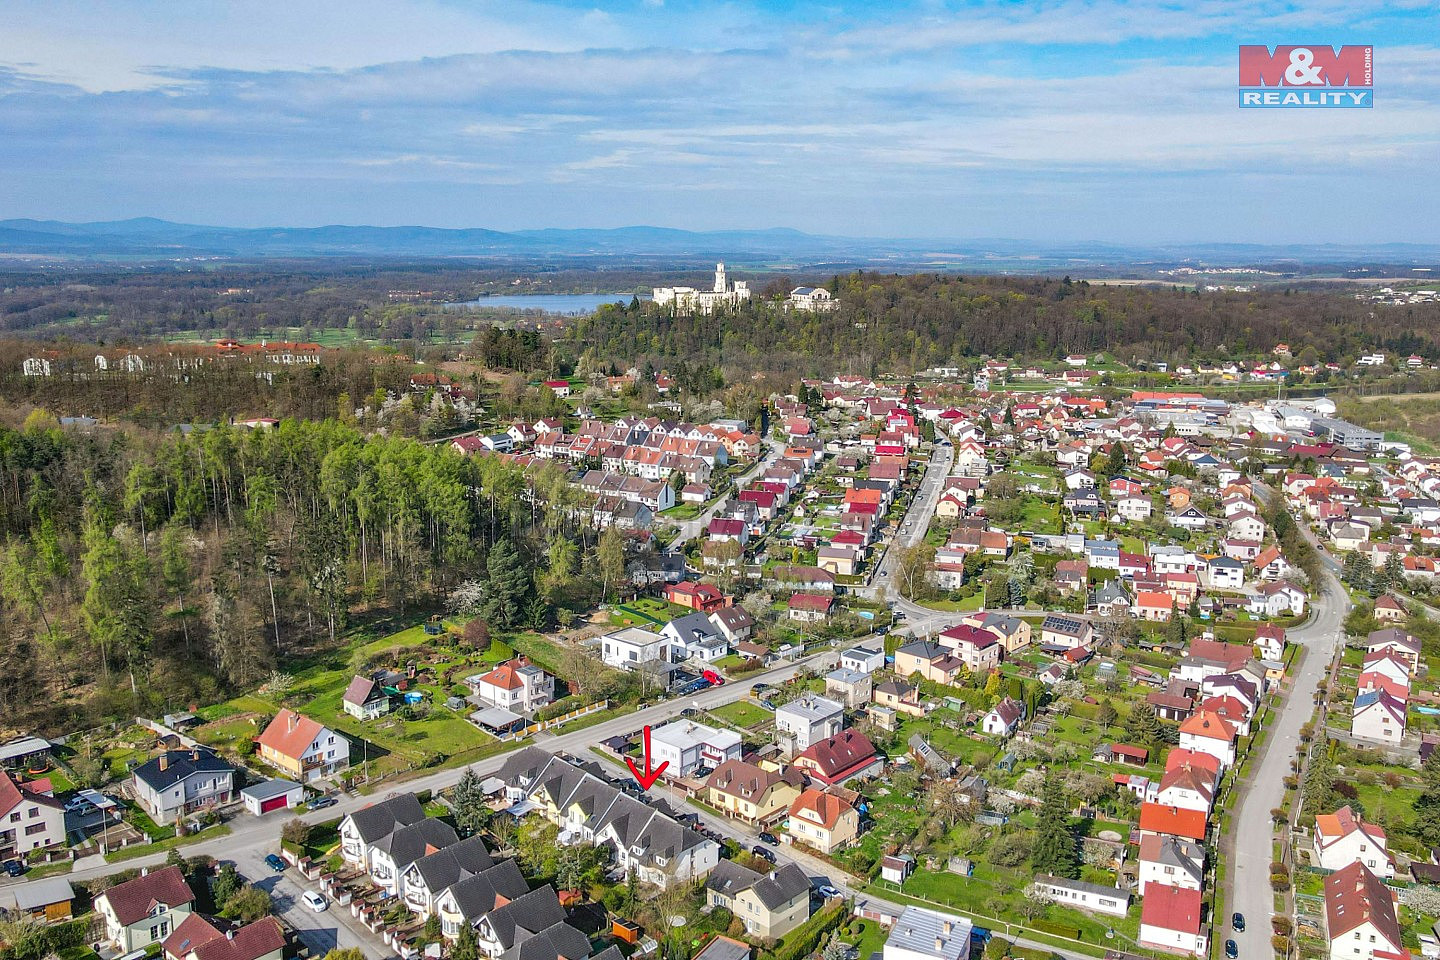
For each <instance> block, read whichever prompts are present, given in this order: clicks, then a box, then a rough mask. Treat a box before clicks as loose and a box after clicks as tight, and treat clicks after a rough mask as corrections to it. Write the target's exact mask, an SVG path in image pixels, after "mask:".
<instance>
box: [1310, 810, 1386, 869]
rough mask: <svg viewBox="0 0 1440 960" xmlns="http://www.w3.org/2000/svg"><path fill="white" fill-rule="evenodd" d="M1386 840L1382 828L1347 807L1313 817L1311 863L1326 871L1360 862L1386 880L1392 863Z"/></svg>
mask: <svg viewBox="0 0 1440 960" xmlns="http://www.w3.org/2000/svg"><path fill="white" fill-rule="evenodd" d="M1386 843H1387V841H1386V837H1385V831H1384V830H1383V829H1381V828H1380V827H1379V826H1377V825H1375V824H1373V823H1366V822H1365V821H1364V820H1361V819H1360V818H1359V817H1357V816H1355V811H1353V810H1351V809H1350V808H1349V807H1348V806H1345V807H1341V808H1340V809H1339V810H1336V811H1335V812H1334V813H1322V814H1320V815H1319V816H1317V817H1316V818H1315V865H1316V866H1318V867H1322V868H1324V869H1326V870H1340V869H1342V868H1344V867H1348V866H1349V865H1350V864H1352V863H1363V864H1365V867H1366V868H1367V869H1368V870H1369V871H1370V872H1371V873H1373V874H1375V876H1377V877H1379V878H1380V879H1382V880H1389V879H1390V878H1391V877H1393V876H1394V875H1395V863H1394V861H1393V860H1392V859H1391V857H1390V853H1389V852H1388V851H1387V850H1386Z"/></svg>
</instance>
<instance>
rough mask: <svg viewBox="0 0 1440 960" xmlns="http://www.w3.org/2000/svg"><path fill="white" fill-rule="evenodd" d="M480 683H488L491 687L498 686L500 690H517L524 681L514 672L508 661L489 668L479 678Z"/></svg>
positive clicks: (523, 684)
mask: <svg viewBox="0 0 1440 960" xmlns="http://www.w3.org/2000/svg"><path fill="white" fill-rule="evenodd" d="M480 682H481V683H488V684H489V685H490V686H492V687H499V688H500V689H501V690H519V689H520V688H521V687H523V686H525V683H524V681H522V680H521V679H520V677H519V676H518V675H517V674H516V673H515V668H514V667H512V666H510V664H508V663H502V664H500V666H498V667H496V668H495V669H494V670H491V671H490V672H489V673H487V674H485V676H483V677H481V678H480Z"/></svg>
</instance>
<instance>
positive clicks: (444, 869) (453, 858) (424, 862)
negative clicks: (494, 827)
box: [411, 837, 495, 893]
mask: <svg viewBox="0 0 1440 960" xmlns="http://www.w3.org/2000/svg"><path fill="white" fill-rule="evenodd" d="M494 865H495V861H494V859H492V858H491V856H490V851H489V850H487V849H485V842H484V841H483V840H481V839H480V838H479V837H470V838H468V839H465V840H461V841H460V842H459V843H454V844H451V845H450V846H448V847H445V848H444V849H442V850H439V851H436V852H435V853H432V854H430V855H429V856H428V857H421V858H420V859H419V860H416V861H415V862H414V863H413V864H411V866H412V867H413V868H414V869H415V870H418V871H419V872H420V878H421V879H422V880H424V881H425V888H426V889H427V890H429V891H430V892H431V893H440V892H441V891H442V890H445V889H447V888H449V887H450V886H451V885H452V884H454V883H456V882H458V881H459V880H461V879H462V878H464V877H468V876H471V875H473V874H477V873H480V872H482V871H484V870H488V869H490V868H491V867H492V866H494Z"/></svg>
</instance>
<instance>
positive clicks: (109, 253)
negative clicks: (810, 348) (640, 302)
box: [0, 217, 1440, 274]
mask: <svg viewBox="0 0 1440 960" xmlns="http://www.w3.org/2000/svg"><path fill="white" fill-rule="evenodd" d="M0 253H7V254H33V255H49V256H59V257H78V258H112V257H128V258H136V257H138V258H174V257H206V256H208V257H234V258H256V257H259V258H265V257H274V258H279V257H387V258H390V257H408V258H424V257H474V258H493V259H516V258H537V257H556V256H561V257H600V258H607V257H633V258H669V259H691V260H704V259H717V260H723V259H727V258H728V259H731V260H742V259H747V258H748V259H752V260H765V261H785V260H793V261H797V262H798V261H807V262H811V263H814V262H855V263H861V262H864V263H869V264H873V265H875V266H877V267H879V268H882V269H883V268H886V267H889V268H892V269H900V268H913V267H916V266H932V267H933V266H940V265H942V264H943V265H948V266H950V267H952V268H956V269H966V270H983V271H1007V270H1011V271H1015V272H1026V273H1034V272H1046V271H1048V272H1057V271H1063V270H1067V269H1069V270H1075V271H1086V272H1089V273H1091V274H1095V273H1096V272H1097V271H1101V270H1104V269H1107V268H1118V267H1122V266H1131V267H1135V266H1141V267H1145V268H1149V269H1155V268H1159V267H1164V266H1174V265H1180V264H1190V265H1196V266H1198V265H1209V266H1245V265H1261V264H1266V263H1282V264H1292V265H1293V264H1340V265H1344V264H1362V263H1385V264H1398V265H1402V266H1413V265H1421V264H1427V265H1428V264H1436V263H1440V244H1435V245H1422V244H1398V243H1397V244H1375V245H1325V244H1318V245H1298V246H1288V245H1264V244H1243V243H1206V244H1190V245H1175V244H1166V245H1156V246H1153V247H1138V246H1128V247H1127V246H1120V245H1115V244H1108V243H1102V242H1083V243H1041V242H1036V241H1030V240H1023V239H1004V238H981V239H886V238H873V237H834V236H821V235H817V234H811V233H805V232H803V231H800V230H794V229H789V228H776V229H769V230H716V231H691V230H678V229H673V228H668V227H653V226H629V227H618V228H614V229H542V230H517V231H512V232H503V231H499V230H487V229H484V228H479V227H472V228H465V229H443V228H439V227H422V226H398V227H374V226H363V225H359V226H356V225H343V224H333V225H329V226H321V227H256V228H240V227H214V226H203V225H198V224H189V223H172V222H170V221H167V220H158V219H155V218H153V217H138V218H135V219H131V220H111V221H100V222H93V223H65V222H61V221H56V220H29V219H15V220H0ZM933 261H939V262H933Z"/></svg>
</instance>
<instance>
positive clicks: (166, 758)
mask: <svg viewBox="0 0 1440 960" xmlns="http://www.w3.org/2000/svg"><path fill="white" fill-rule="evenodd" d="M160 769H161V770H168V769H170V754H168V753H162V754H160Z"/></svg>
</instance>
